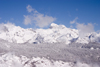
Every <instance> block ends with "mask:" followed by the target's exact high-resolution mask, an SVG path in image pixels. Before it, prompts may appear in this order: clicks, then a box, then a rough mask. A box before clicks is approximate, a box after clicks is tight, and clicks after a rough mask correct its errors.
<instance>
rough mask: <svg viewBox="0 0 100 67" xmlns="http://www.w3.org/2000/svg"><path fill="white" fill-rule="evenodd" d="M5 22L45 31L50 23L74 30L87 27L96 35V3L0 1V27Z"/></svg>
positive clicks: (99, 12)
mask: <svg viewBox="0 0 100 67" xmlns="http://www.w3.org/2000/svg"><path fill="white" fill-rule="evenodd" d="M29 10H31V11H29ZM34 14H35V15H34ZM40 19H42V20H40ZM7 22H11V23H14V24H15V25H17V26H21V27H23V28H30V27H31V28H38V27H42V28H46V27H48V26H49V25H50V23H52V22H54V23H56V24H64V25H65V26H66V27H68V28H69V27H72V28H77V24H83V26H84V25H85V26H86V25H87V26H89V23H91V24H92V25H93V26H94V27H95V28H94V29H95V31H97V30H100V0H0V23H7ZM25 22H26V24H25ZM41 25H42V26H41ZM90 26H91V25H90Z"/></svg>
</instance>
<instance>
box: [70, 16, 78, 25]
mask: <svg viewBox="0 0 100 67" xmlns="http://www.w3.org/2000/svg"><path fill="white" fill-rule="evenodd" d="M77 19H78V17H76V18H75V19H74V20H73V21H70V24H74V23H76V22H77Z"/></svg>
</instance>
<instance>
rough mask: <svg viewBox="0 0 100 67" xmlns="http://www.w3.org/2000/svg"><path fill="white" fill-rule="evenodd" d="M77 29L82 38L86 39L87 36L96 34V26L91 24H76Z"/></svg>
mask: <svg viewBox="0 0 100 67" xmlns="http://www.w3.org/2000/svg"><path fill="white" fill-rule="evenodd" d="M76 28H77V29H78V30H79V35H80V37H84V36H85V35H86V34H88V33H91V32H94V26H93V24H91V23H88V24H87V25H85V24H80V23H76Z"/></svg>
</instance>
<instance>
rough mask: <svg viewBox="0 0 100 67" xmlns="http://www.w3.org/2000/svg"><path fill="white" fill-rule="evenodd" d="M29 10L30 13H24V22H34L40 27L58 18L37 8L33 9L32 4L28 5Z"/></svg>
mask: <svg viewBox="0 0 100 67" xmlns="http://www.w3.org/2000/svg"><path fill="white" fill-rule="evenodd" d="M26 8H27V11H28V12H29V13H30V14H29V15H24V24H25V25H28V24H32V23H34V24H35V25H36V26H38V27H46V26H48V25H49V24H50V23H52V22H54V21H55V20H56V18H54V17H52V16H48V15H44V14H41V13H39V12H38V11H37V10H35V9H33V8H32V7H31V6H30V5H28V6H27V7H26Z"/></svg>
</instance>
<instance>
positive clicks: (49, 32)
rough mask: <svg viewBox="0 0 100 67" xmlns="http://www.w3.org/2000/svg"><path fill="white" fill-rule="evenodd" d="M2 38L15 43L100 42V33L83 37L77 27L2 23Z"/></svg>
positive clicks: (53, 24) (0, 30)
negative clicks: (43, 26) (36, 27)
mask: <svg viewBox="0 0 100 67" xmlns="http://www.w3.org/2000/svg"><path fill="white" fill-rule="evenodd" d="M0 27H1V28H0V38H1V39H4V40H7V41H9V42H13V43H35V44H38V43H58V42H59V43H65V44H70V43H72V42H76V43H82V44H88V43H90V42H98V43H99V42H100V33H96V32H93V33H88V34H87V35H85V36H84V37H83V38H81V37H80V36H79V34H80V33H79V31H78V30H77V29H71V28H67V27H65V26H64V25H57V24H55V23H52V24H51V26H50V28H48V29H35V30H34V29H31V28H29V29H24V28H21V27H19V26H15V25H13V24H2V25H0Z"/></svg>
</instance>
